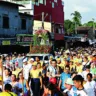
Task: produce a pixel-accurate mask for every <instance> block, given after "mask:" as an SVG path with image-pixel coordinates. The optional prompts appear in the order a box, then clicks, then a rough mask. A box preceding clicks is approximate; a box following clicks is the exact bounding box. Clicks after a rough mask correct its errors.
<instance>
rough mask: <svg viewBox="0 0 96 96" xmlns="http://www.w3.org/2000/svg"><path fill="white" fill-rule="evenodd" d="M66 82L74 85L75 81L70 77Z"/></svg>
mask: <svg viewBox="0 0 96 96" xmlns="http://www.w3.org/2000/svg"><path fill="white" fill-rule="evenodd" d="M65 83H66V84H69V85H73V81H72V78H68V79H67V80H66V81H65Z"/></svg>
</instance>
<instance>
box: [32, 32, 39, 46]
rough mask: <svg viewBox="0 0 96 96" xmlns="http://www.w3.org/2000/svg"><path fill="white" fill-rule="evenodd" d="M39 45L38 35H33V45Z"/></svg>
mask: <svg viewBox="0 0 96 96" xmlns="http://www.w3.org/2000/svg"><path fill="white" fill-rule="evenodd" d="M38 44H39V42H38V35H37V34H34V35H33V45H34V46H37V45H38Z"/></svg>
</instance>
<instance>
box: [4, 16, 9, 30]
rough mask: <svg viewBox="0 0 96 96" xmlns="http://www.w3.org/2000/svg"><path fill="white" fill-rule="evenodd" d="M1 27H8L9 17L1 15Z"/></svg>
mask: <svg viewBox="0 0 96 96" xmlns="http://www.w3.org/2000/svg"><path fill="white" fill-rule="evenodd" d="M3 28H5V29H9V17H8V16H3Z"/></svg>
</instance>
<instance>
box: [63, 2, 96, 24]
mask: <svg viewBox="0 0 96 96" xmlns="http://www.w3.org/2000/svg"><path fill="white" fill-rule="evenodd" d="M95 9H96V0H64V10H65V19H71V18H72V16H71V15H70V14H71V13H73V12H74V11H79V12H80V13H81V15H82V22H83V23H84V22H87V21H89V20H91V19H92V18H95V20H96V17H95V16H96V13H95Z"/></svg>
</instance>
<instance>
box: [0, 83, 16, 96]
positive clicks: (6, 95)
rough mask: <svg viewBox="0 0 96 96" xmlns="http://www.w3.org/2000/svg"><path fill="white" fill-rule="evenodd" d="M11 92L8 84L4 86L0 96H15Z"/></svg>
mask: <svg viewBox="0 0 96 96" xmlns="http://www.w3.org/2000/svg"><path fill="white" fill-rule="evenodd" d="M11 90H12V86H11V85H10V84H6V85H5V88H4V92H1V93H0V96H17V95H16V94H15V93H13V92H12V91H11Z"/></svg>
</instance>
